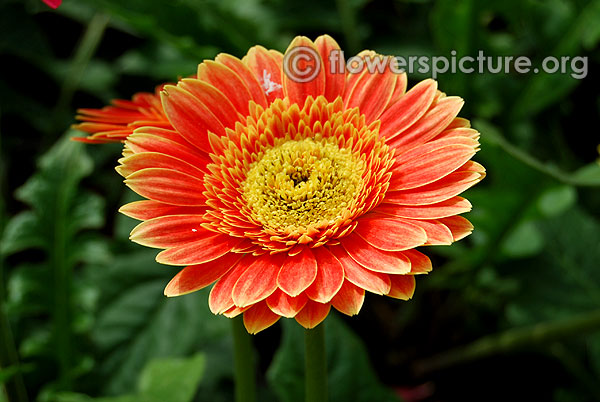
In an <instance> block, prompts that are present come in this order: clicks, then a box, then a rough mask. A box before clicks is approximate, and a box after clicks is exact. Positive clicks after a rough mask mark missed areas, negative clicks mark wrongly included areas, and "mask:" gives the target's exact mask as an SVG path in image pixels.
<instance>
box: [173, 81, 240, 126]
mask: <svg viewBox="0 0 600 402" xmlns="http://www.w3.org/2000/svg"><path fill="white" fill-rule="evenodd" d="M177 86H178V87H179V88H181V89H184V90H186V91H188V92H189V93H191V94H192V95H194V96H195V97H196V98H197V99H198V100H199V101H200V102H202V104H203V105H204V106H206V107H207V108H208V109H209V110H210V111H211V112H212V113H213V114H214V115H215V117H216V118H217V119H218V120H219V121H220V122H221V124H223V126H225V127H228V128H233V127H234V126H235V123H236V122H237V121H240V120H242V119H244V120H245V118H244V117H243V116H242V115H239V114H238V112H237V110H236V108H235V106H233V103H231V101H230V100H229V99H227V97H226V96H225V95H224V94H223V92H221V91H219V90H218V89H217V88H215V87H214V86H212V85H211V84H209V83H208V82H205V81H202V80H197V79H194V78H184V79H182V80H181V81H179V83H178V84H177Z"/></svg>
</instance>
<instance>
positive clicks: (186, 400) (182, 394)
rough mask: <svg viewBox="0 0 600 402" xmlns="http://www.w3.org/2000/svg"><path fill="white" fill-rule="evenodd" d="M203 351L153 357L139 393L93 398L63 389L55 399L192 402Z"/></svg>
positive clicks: (201, 370) (66, 401)
mask: <svg viewBox="0 0 600 402" xmlns="http://www.w3.org/2000/svg"><path fill="white" fill-rule="evenodd" d="M204 367H205V359H204V355H203V354H196V355H194V356H192V357H189V358H165V359H155V360H152V361H150V362H149V363H148V364H147V365H146V366H145V367H144V369H143V370H142V372H141V374H140V376H139V381H138V388H137V392H136V393H131V394H128V395H120V396H115V397H103V398H95V399H94V398H90V397H89V396H87V395H84V394H78V393H72V392H61V393H57V394H55V395H53V396H51V397H50V400H51V401H53V402H92V401H95V402H165V401H169V402H191V401H192V400H193V399H194V395H195V394H196V392H197V390H198V386H199V384H200V381H201V380H202V376H203V373H204Z"/></svg>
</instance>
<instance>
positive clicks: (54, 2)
mask: <svg viewBox="0 0 600 402" xmlns="http://www.w3.org/2000/svg"><path fill="white" fill-rule="evenodd" d="M42 1H43V2H44V3H46V5H47V6H48V7H51V8H58V6H60V3H62V0H42Z"/></svg>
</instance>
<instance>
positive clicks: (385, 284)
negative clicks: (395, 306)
mask: <svg viewBox="0 0 600 402" xmlns="http://www.w3.org/2000/svg"><path fill="white" fill-rule="evenodd" d="M330 251H331V252H332V253H333V255H334V256H335V258H337V259H338V260H339V261H340V262H341V263H342V266H343V267H344V275H345V277H346V279H348V280H349V281H350V282H352V283H353V284H355V285H356V286H358V287H360V288H363V289H365V290H368V291H369V292H372V293H376V294H379V295H384V294H386V293H388V292H389V291H390V286H391V285H390V278H389V275H386V274H382V273H379V272H374V271H370V270H368V269H366V268H364V267H363V266H361V265H359V264H358V263H357V262H356V261H354V259H352V257H350V256H349V255H348V253H347V252H346V251H345V250H344V249H343V248H342V247H332V248H331V249H330Z"/></svg>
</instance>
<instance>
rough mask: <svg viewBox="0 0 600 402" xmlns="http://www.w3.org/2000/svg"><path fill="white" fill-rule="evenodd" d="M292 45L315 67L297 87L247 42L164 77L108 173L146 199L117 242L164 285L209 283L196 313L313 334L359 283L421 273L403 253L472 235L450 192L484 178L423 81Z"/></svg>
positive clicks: (173, 289)
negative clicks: (156, 267) (187, 73)
mask: <svg viewBox="0 0 600 402" xmlns="http://www.w3.org/2000/svg"><path fill="white" fill-rule="evenodd" d="M300 46H302V47H303V48H304V49H308V50H309V53H311V52H312V53H314V54H316V55H317V56H316V57H318V59H316V60H314V62H315V66H316V67H321V68H319V69H317V70H316V74H315V76H314V78H312V79H311V80H308V81H307V82H298V81H297V80H294V79H293V77H290V76H288V75H286V74H284V73H283V71H284V69H283V63H284V55H283V54H281V53H279V52H276V51H273V50H266V49H264V48H262V47H260V46H257V47H253V48H251V49H250V50H249V52H248V54H247V55H246V56H245V57H244V58H243V59H241V60H240V59H237V58H235V57H233V56H231V55H226V54H220V55H218V56H217V57H216V59H215V60H214V61H205V62H203V63H202V64H200V65H199V67H198V74H197V77H196V78H188V79H182V80H180V81H179V82H178V83H177V85H166V86H164V88H163V89H162V91H161V92H160V96H161V104H162V110H159V109H158V108H157V110H159V111H158V112H157V114H159V113H163V116H165V117H166V120H160V124H150V126H146V127H141V128H137V129H135V130H134V131H133V133H132V134H130V135H128V136H127V139H126V141H125V147H124V151H123V158H122V159H120V161H119V162H120V165H119V166H118V167H117V170H118V172H119V173H120V174H121V175H123V176H124V177H125V183H126V184H127V186H129V187H130V188H131V189H133V190H134V191H135V192H136V193H138V194H140V195H141V196H143V197H145V198H146V199H145V200H142V201H136V202H133V203H130V204H127V205H125V206H123V207H122V208H121V212H122V213H124V214H125V215H128V216H130V217H133V218H136V219H139V220H142V221H143V222H142V223H141V224H139V225H138V226H137V227H136V228H135V229H134V230H133V231H132V233H131V239H132V240H133V241H135V242H137V243H139V244H142V245H145V246H148V247H155V248H159V249H163V251H161V252H160V253H159V254H158V256H157V258H156V259H157V261H158V262H160V263H163V264H168V265H174V266H181V267H183V269H181V271H179V273H178V274H177V275H176V276H175V277H174V278H173V279H172V280H171V281H170V282H169V284H168V285H167V287H166V289H165V294H166V295H167V296H178V295H183V294H186V293H190V292H194V291H196V290H199V289H202V288H204V287H207V286H209V285H211V284H213V283H214V286H213V287H212V289H211V292H210V297H209V307H210V309H211V311H212V312H213V313H215V314H223V315H225V316H227V317H234V316H237V315H239V314H243V319H244V323H245V325H246V328H247V330H248V331H249V332H251V333H256V332H258V331H261V330H263V329H265V328H267V327H269V326H270V325H272V324H273V323H275V322H276V321H277V320H278V319H279V318H280V317H289V318H294V319H295V320H296V321H297V322H298V323H300V324H301V325H302V326H304V327H306V328H312V327H314V326H316V325H318V324H319V323H320V322H321V321H323V320H324V319H325V318H326V316H327V315H328V313H329V311H330V309H331V306H333V307H334V308H335V309H337V310H339V311H341V312H342V313H344V314H348V315H354V314H357V313H358V312H359V310H360V309H361V306H362V304H363V301H364V298H365V292H371V293H375V294H378V295H387V296H390V297H393V298H398V299H403V300H407V299H409V298H411V297H412V295H413V292H414V289H415V275H417V274H424V273H427V272H429V271H431V269H432V267H431V262H430V260H429V259H428V258H427V257H426V256H425V255H424V254H423V253H421V252H420V251H417V250H416V249H415V248H416V247H420V246H428V245H448V244H451V243H452V242H454V241H456V240H459V239H462V238H463V237H465V236H467V235H468V234H469V233H470V232H471V230H472V226H471V224H470V223H469V222H468V221H467V220H466V219H465V218H463V217H460V216H458V215H459V214H462V213H465V212H467V211H469V210H470V209H471V205H470V203H469V202H468V201H467V200H466V199H464V198H461V197H459V196H458V194H460V193H461V192H463V191H464V190H466V189H467V188H469V187H471V186H473V185H474V184H475V183H477V182H478V181H480V180H481V179H482V178H483V176H484V175H485V170H484V168H483V167H482V166H481V165H479V164H478V163H476V162H473V161H471V160H470V159H471V158H472V156H473V155H474V154H475V153H476V152H477V150H478V147H479V143H478V137H479V134H478V132H477V131H476V130H474V129H472V128H470V126H469V122H468V121H467V120H465V119H462V118H458V117H456V116H457V114H458V112H459V111H460V109H461V107H462V105H463V100H462V99H460V98H458V97H455V96H446V95H445V94H444V93H442V92H440V91H439V90H438V89H437V83H436V82H435V81H433V80H430V79H428V80H425V81H422V82H420V83H418V84H417V85H415V86H414V87H413V88H412V89H410V90H409V91H406V86H407V80H406V75H405V74H394V73H393V72H391V71H388V70H387V69H386V71H385V72H383V73H378V72H376V73H370V72H369V71H367V70H364V71H362V72H360V73H353V74H350V73H348V74H346V73H343V74H339V73H334V72H332V70H331V67H332V66H331V65H330V62H329V58H328V55H329V54H330V53H331V52H332V51H338V50H339V46H338V45H337V44H336V42H335V41H334V40H333V39H332V38H331V37H329V36H321V37H319V38H317V40H316V41H315V42H314V43H313V42H312V41H311V40H309V39H308V38H305V37H297V38H295V39H294V40H293V41H292V43H291V44H290V46H289V48H288V50H287V54H290V52H292V51H294V49H297V48H298V47H300ZM361 55H362V56H364V57H380V58H383V57H384V56H380V55H377V54H375V53H374V52H370V51H366V52H363V53H361ZM285 60H287V59H285ZM288 61H289V60H288ZM315 66H313V67H315ZM156 99H157V98H156ZM157 102H158V101H157ZM156 104H157V105H158V103H156ZM111 110H113V109H111ZM84 113H85V112H84ZM120 113H121V112H119V113H114V114H112V113H106V114H104V115H102V116H99V119H100V120H102V121H98V122H97V123H107V124H111V121H110V119H111V118H112V117H113V116H116V115H119V114H120ZM92 115H93V113H91V112H88V113H87V116H92ZM136 116H137V115H136ZM135 118H136V119H137V118H138V117H135ZM140 119H141V118H140ZM166 121H168V122H169V124H170V127H166V124H165V122H166ZM112 122H114V121H112ZM126 123H127V122H126V119H125V118H124V119H123V120H119V123H118V124H120V125H124V124H125V125H127V124H126ZM135 124H137V123H135ZM130 127H131V126H129V125H127V129H125V130H128V129H129V128H130ZM121 134H122V135H125V131H123V132H122V133H121ZM128 134H129V133H128ZM107 137H108V135H105V136H103V137H102V139H105V138H107ZM114 138H117V137H114ZM121 138H123V137H121Z"/></svg>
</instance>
